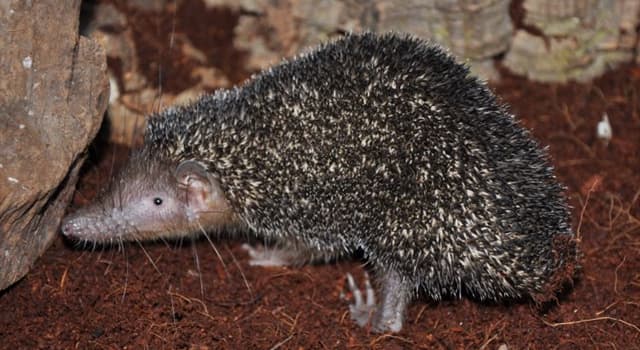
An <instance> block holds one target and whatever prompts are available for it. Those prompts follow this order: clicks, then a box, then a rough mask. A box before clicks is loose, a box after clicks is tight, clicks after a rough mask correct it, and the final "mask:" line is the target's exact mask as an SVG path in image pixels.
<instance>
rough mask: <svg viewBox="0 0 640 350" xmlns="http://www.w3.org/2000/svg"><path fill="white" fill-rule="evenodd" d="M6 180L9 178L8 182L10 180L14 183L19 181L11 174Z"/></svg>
mask: <svg viewBox="0 0 640 350" xmlns="http://www.w3.org/2000/svg"><path fill="white" fill-rule="evenodd" d="M7 180H9V182H12V183H14V184H17V183H18V182H20V181H18V179H16V178H15V177H11V176H9V177H7Z"/></svg>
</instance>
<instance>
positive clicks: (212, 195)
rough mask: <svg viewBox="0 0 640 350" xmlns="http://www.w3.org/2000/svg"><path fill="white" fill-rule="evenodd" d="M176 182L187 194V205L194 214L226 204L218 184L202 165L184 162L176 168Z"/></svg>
mask: <svg viewBox="0 0 640 350" xmlns="http://www.w3.org/2000/svg"><path fill="white" fill-rule="evenodd" d="M175 176H176V180H177V181H178V184H180V186H184V188H185V189H186V192H187V203H188V204H187V205H188V206H189V207H190V208H191V209H193V210H194V211H196V212H205V211H211V210H214V209H217V208H219V207H221V206H223V205H221V204H222V203H226V199H225V198H224V194H223V193H222V190H221V188H220V184H219V183H218V181H217V180H215V179H214V178H213V177H212V176H211V174H209V172H208V171H207V169H206V168H205V167H204V165H202V164H200V163H198V162H196V161H193V160H185V161H184V162H182V163H180V165H178V166H177V167H176V171H175Z"/></svg>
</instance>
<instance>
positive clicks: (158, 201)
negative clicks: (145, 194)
mask: <svg viewBox="0 0 640 350" xmlns="http://www.w3.org/2000/svg"><path fill="white" fill-rule="evenodd" d="M153 204H155V205H160V204H162V198H160V197H156V198H154V199H153Z"/></svg>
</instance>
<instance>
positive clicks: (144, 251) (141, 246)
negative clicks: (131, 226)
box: [134, 238, 162, 276]
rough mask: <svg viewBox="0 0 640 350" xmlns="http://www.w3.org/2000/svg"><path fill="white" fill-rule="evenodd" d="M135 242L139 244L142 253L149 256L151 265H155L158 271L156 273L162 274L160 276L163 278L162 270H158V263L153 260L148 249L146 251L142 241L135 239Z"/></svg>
mask: <svg viewBox="0 0 640 350" xmlns="http://www.w3.org/2000/svg"><path fill="white" fill-rule="evenodd" d="M134 241H135V242H136V243H137V244H138V246H139V247H140V248H142V252H143V253H144V255H146V256H147V259H149V262H150V263H151V265H153V268H154V269H155V270H156V272H158V273H159V274H160V276H162V272H160V269H159V268H158V266H157V265H156V262H155V261H153V259H152V258H151V255H149V253H148V252H147V250H146V249H144V246H143V245H142V243H140V240H138V238H135V239H134Z"/></svg>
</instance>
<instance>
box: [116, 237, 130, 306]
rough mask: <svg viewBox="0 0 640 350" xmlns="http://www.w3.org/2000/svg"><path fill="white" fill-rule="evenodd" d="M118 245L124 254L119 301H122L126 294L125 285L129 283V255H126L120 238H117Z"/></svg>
mask: <svg viewBox="0 0 640 350" xmlns="http://www.w3.org/2000/svg"><path fill="white" fill-rule="evenodd" d="M118 246H119V247H120V249H122V254H123V255H124V287H123V288H122V299H121V302H122V303H124V299H125V297H126V296H127V286H128V285H129V256H128V255H127V250H126V249H124V242H123V241H122V239H118Z"/></svg>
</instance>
